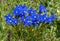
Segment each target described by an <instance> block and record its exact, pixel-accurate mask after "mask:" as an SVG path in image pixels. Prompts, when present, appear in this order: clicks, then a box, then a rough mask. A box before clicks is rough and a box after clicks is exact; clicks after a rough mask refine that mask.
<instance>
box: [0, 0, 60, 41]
mask: <svg viewBox="0 0 60 41" xmlns="http://www.w3.org/2000/svg"><path fill="white" fill-rule="evenodd" d="M41 2H42V3H43V4H44V5H45V6H46V7H47V10H48V11H49V12H48V14H49V15H50V14H51V12H55V13H56V15H57V20H56V21H55V22H54V24H53V25H50V24H48V25H46V24H42V23H41V24H40V25H39V26H38V27H36V28H35V27H29V26H28V27H24V26H23V25H22V24H20V25H19V26H16V27H15V26H14V27H13V26H11V25H7V24H6V23H5V19H4V15H7V14H8V13H9V12H10V13H11V14H12V9H13V8H14V7H15V6H16V5H17V4H22V5H23V4H26V5H27V7H30V6H32V7H33V8H35V9H36V10H37V12H38V6H39V4H40V3H41ZM0 41H60V0H0Z"/></svg>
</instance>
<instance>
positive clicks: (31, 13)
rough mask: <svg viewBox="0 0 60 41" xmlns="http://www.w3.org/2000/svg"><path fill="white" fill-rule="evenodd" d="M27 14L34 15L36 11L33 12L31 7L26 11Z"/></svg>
mask: <svg viewBox="0 0 60 41" xmlns="http://www.w3.org/2000/svg"><path fill="white" fill-rule="evenodd" d="M28 13H29V14H30V15H34V14H36V10H34V9H33V8H32V7H30V9H29V10H28Z"/></svg>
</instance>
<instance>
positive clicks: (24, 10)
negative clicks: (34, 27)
mask: <svg viewBox="0 0 60 41" xmlns="http://www.w3.org/2000/svg"><path fill="white" fill-rule="evenodd" d="M27 12H28V8H27V7H26V5H17V6H16V8H14V10H13V14H15V15H20V16H22V15H25V14H26V13H27Z"/></svg>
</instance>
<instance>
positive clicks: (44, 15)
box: [40, 14, 47, 23]
mask: <svg viewBox="0 0 60 41" xmlns="http://www.w3.org/2000/svg"><path fill="white" fill-rule="evenodd" d="M46 17H47V16H46V14H43V15H41V16H40V22H42V23H43V22H44V21H45V20H46Z"/></svg>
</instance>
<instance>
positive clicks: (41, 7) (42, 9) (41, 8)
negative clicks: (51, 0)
mask: <svg viewBox="0 0 60 41" xmlns="http://www.w3.org/2000/svg"><path fill="white" fill-rule="evenodd" d="M39 11H40V12H41V13H42V12H44V13H47V9H46V7H45V6H44V5H43V4H40V5H39Z"/></svg>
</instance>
